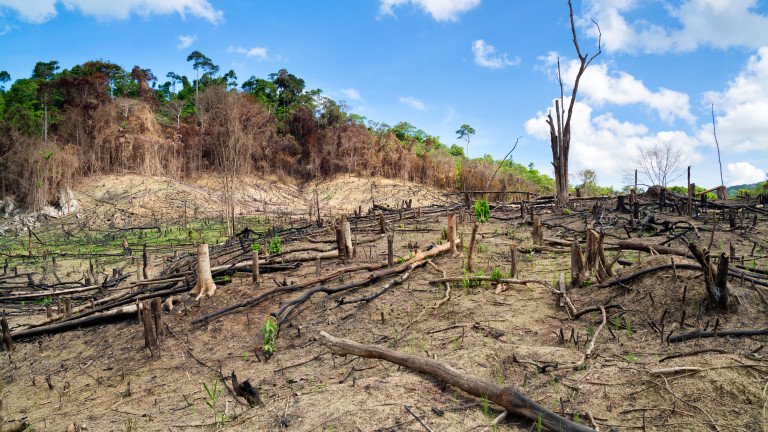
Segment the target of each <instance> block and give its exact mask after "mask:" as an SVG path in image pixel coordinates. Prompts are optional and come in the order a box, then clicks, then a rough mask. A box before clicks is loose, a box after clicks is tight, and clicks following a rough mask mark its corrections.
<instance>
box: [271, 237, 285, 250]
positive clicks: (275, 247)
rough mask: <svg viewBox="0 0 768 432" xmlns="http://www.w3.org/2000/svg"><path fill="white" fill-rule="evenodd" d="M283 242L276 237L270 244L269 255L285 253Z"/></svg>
mask: <svg viewBox="0 0 768 432" xmlns="http://www.w3.org/2000/svg"><path fill="white" fill-rule="evenodd" d="M282 242H283V241H282V240H280V237H275V238H273V239H272V241H270V242H269V253H271V254H276V253H280V252H282V251H283V247H282V246H281V245H282Z"/></svg>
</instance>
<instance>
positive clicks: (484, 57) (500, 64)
mask: <svg viewBox="0 0 768 432" xmlns="http://www.w3.org/2000/svg"><path fill="white" fill-rule="evenodd" d="M472 53H474V54H475V63H477V64H479V65H480V66H483V67H487V68H491V69H501V68H504V67H506V66H514V65H517V64H520V57H515V58H514V59H512V60H510V59H509V57H508V55H507V53H503V54H496V47H494V46H493V45H488V44H487V43H485V41H484V40H482V39H478V40H476V41H474V42H473V43H472Z"/></svg>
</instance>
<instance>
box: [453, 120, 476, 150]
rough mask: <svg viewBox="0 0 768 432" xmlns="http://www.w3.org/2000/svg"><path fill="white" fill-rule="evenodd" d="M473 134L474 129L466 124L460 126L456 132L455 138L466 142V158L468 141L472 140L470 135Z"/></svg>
mask: <svg viewBox="0 0 768 432" xmlns="http://www.w3.org/2000/svg"><path fill="white" fill-rule="evenodd" d="M474 134H475V128H473V127H472V126H470V125H468V124H463V125H461V127H460V128H459V130H457V131H456V137H457V138H458V139H463V140H464V141H466V142H467V157H469V141H470V140H471V139H472V135H474Z"/></svg>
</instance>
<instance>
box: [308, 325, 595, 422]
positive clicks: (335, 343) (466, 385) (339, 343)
mask: <svg viewBox="0 0 768 432" xmlns="http://www.w3.org/2000/svg"><path fill="white" fill-rule="evenodd" d="M320 343H322V344H323V345H326V346H327V347H329V348H330V349H331V351H333V352H334V353H336V354H338V355H356V356H360V357H365V358H373V359H381V360H386V361H388V362H391V363H395V364H397V365H400V366H405V367H408V368H411V369H414V370H417V371H420V372H424V373H427V374H430V375H432V376H435V377H437V378H439V379H441V380H443V381H445V382H446V383H448V384H450V385H452V386H454V387H456V388H459V389H461V390H463V391H465V392H467V393H469V394H471V395H473V396H477V397H482V398H486V399H487V400H489V401H491V402H493V403H496V404H499V405H501V406H502V407H503V408H504V409H506V410H507V411H509V412H510V413H512V414H515V415H519V416H522V417H525V418H527V419H529V420H531V421H533V422H535V423H537V424H538V423H539V422H540V423H541V425H542V426H544V427H546V428H547V429H549V430H551V431H557V432H594V429H590V428H588V427H586V426H583V425H580V424H577V423H574V422H572V421H570V420H568V419H565V418H563V417H560V416H559V415H557V414H555V413H553V412H552V411H550V410H548V409H546V408H544V407H543V406H541V405H539V404H537V403H536V402H534V401H533V400H531V399H530V398H529V397H528V396H526V395H525V394H524V393H523V392H521V391H520V390H518V389H516V388H514V387H512V386H507V387H501V386H500V385H498V384H495V383H492V382H488V381H483V380H481V379H479V378H476V377H473V376H471V375H468V374H465V373H463V372H460V371H458V370H456V369H454V368H452V367H450V366H448V365H447V364H445V363H441V362H438V361H436V360H432V359H430V358H427V357H417V356H413V355H407V354H401V353H398V352H396V351H392V350H389V349H386V348H382V347H379V346H376V345H364V344H361V343H358V342H354V341H351V340H347V339H339V338H336V337H333V336H331V335H329V334H328V333H326V332H324V331H321V332H320Z"/></svg>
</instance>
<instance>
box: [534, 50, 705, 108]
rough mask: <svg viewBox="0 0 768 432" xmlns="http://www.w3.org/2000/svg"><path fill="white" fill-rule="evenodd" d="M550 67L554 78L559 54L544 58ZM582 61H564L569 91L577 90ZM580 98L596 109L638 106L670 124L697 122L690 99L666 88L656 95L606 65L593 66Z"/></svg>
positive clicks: (588, 70) (638, 81) (586, 75)
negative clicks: (612, 106) (610, 105)
mask: <svg viewBox="0 0 768 432" xmlns="http://www.w3.org/2000/svg"><path fill="white" fill-rule="evenodd" d="M539 59H540V60H543V61H544V62H545V63H546V65H547V66H548V69H547V70H548V71H552V72H550V75H551V76H552V77H555V76H556V75H555V74H556V73H557V69H556V68H557V53H555V52H550V53H549V54H548V55H547V56H545V57H540V58H539ZM579 67H580V63H579V60H575V59H574V60H567V59H561V70H562V75H563V84H564V85H565V87H566V88H567V89H569V91H570V89H571V88H573V82H574V81H575V80H576V74H577V73H578V71H579ZM578 96H579V97H583V98H584V101H585V102H587V103H588V104H590V105H594V106H596V107H602V106H603V105H605V104H615V105H619V106H624V105H630V104H638V105H644V106H646V107H647V108H650V109H652V110H655V111H656V112H657V113H658V115H659V117H660V118H661V119H662V120H664V121H666V122H670V123H671V122H673V121H674V120H675V119H676V118H681V119H683V120H686V121H688V122H689V123H693V122H695V121H696V118H695V117H694V116H693V114H691V104H690V100H689V99H690V98H689V97H688V95H687V94H685V93H681V92H678V91H674V90H669V89H666V88H663V87H662V88H659V89H658V90H657V91H655V92H654V91H652V90H650V89H649V88H648V87H646V86H645V84H643V82H642V81H641V80H638V79H637V78H635V77H634V76H632V75H630V74H628V73H626V72H623V71H618V72H613V71H610V70H609V69H608V65H606V64H603V63H601V64H592V65H591V66H590V67H589V68H588V69H587V71H586V72H585V73H584V75H582V76H581V81H580V82H579V95H578Z"/></svg>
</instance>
